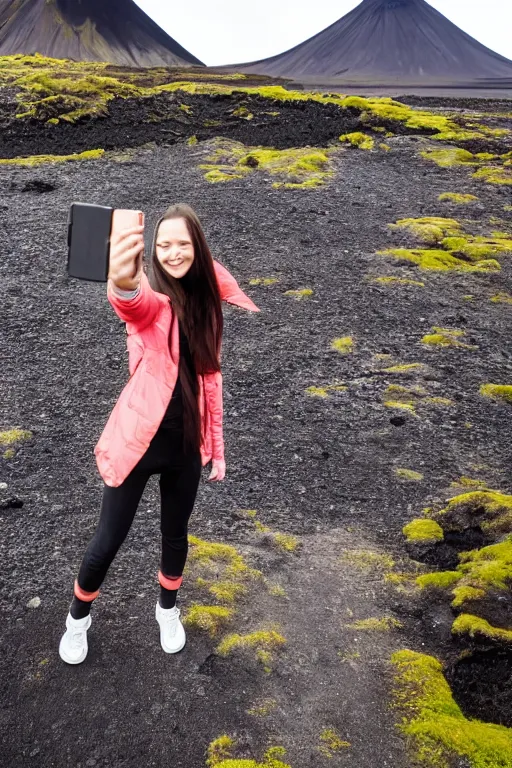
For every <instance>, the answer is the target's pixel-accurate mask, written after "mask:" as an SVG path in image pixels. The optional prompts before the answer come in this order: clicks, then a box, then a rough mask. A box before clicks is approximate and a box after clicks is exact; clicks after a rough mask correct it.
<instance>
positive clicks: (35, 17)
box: [0, 0, 202, 67]
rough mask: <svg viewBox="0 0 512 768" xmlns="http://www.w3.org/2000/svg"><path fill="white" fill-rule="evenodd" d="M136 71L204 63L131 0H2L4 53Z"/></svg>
mask: <svg viewBox="0 0 512 768" xmlns="http://www.w3.org/2000/svg"><path fill="white" fill-rule="evenodd" d="M11 53H24V54H32V53H40V54H42V55H45V56H52V57H55V58H69V59H75V60H77V61H107V62H110V63H112V64H120V65H126V66H135V67H155V66H184V65H187V64H188V65H190V64H199V65H200V64H202V62H201V61H199V59H196V58H195V56H192V54H190V53H189V52H188V51H186V50H185V49H184V48H182V46H181V45H179V43H177V42H176V41H175V40H173V38H172V37H170V36H169V35H168V34H167V33H166V32H164V31H163V29H161V27H159V26H158V24H156V23H155V22H154V21H153V20H152V19H150V17H149V16H147V15H146V14H145V13H144V11H142V10H141V9H140V8H139V6H138V5H136V3H134V2H133V0H0V55H7V54H11Z"/></svg>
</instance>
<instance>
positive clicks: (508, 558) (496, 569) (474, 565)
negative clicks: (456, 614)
mask: <svg viewBox="0 0 512 768" xmlns="http://www.w3.org/2000/svg"><path fill="white" fill-rule="evenodd" d="M459 561H460V562H459V564H458V566H457V568H456V570H455V571H437V572H434V573H430V574H423V575H421V576H418V577H417V579H416V583H417V585H418V586H419V587H420V589H425V588H428V587H437V588H439V589H451V592H452V607H454V608H459V607H462V606H463V605H464V604H465V603H466V602H467V601H471V602H474V601H478V600H482V599H483V598H486V597H488V596H490V597H493V596H497V597H498V599H499V596H500V594H501V595H502V596H503V597H505V596H506V595H507V594H508V592H509V588H510V583H511V582H512V537H509V538H507V539H505V541H502V542H498V543H497V544H490V545H489V546H487V547H482V548H481V549H476V550H472V551H471V552H462V553H460V555H459Z"/></svg>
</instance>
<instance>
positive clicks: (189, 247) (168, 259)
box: [156, 218, 195, 279]
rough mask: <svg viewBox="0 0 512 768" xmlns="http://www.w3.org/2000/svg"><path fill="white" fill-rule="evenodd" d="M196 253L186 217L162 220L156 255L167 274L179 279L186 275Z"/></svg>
mask: <svg viewBox="0 0 512 768" xmlns="http://www.w3.org/2000/svg"><path fill="white" fill-rule="evenodd" d="M194 255H195V254H194V244H193V243H192V238H191V236H190V234H189V231H188V228H187V222H186V221H185V219H184V218H179V219H166V220H165V221H162V223H161V224H160V227H159V228H158V235H157V238H156V256H157V259H158V261H159V262H160V264H161V265H162V267H163V268H164V269H165V271H166V272H167V274H169V275H171V277H175V278H178V279H179V278H180V277H183V276H184V275H186V274H187V272H188V271H189V269H190V267H191V266H192V263H193V261H194Z"/></svg>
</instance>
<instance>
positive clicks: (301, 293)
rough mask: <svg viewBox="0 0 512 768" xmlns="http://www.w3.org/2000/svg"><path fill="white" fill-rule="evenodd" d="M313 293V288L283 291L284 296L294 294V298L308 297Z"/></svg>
mask: <svg viewBox="0 0 512 768" xmlns="http://www.w3.org/2000/svg"><path fill="white" fill-rule="evenodd" d="M312 295H313V290H312V289H311V288H298V289H297V290H292V291H285V292H284V293H283V296H293V298H294V299H298V300H299V301H300V299H308V298H309V297H310V296H312Z"/></svg>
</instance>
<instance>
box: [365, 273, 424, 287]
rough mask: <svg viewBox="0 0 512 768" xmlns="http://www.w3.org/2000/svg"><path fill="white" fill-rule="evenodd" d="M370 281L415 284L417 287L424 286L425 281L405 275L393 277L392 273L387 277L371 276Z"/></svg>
mask: <svg viewBox="0 0 512 768" xmlns="http://www.w3.org/2000/svg"><path fill="white" fill-rule="evenodd" d="M372 282H373V283H382V284H383V285H416V286H418V287H419V288H424V287H425V283H422V282H421V280H411V279H410V278H407V277H395V276H393V275H390V276H388V277H374V278H372Z"/></svg>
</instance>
